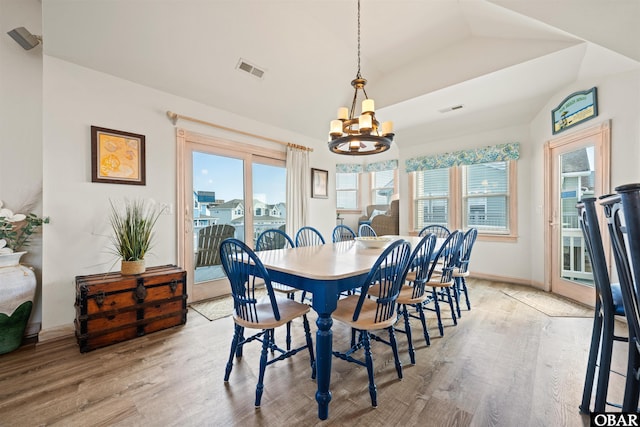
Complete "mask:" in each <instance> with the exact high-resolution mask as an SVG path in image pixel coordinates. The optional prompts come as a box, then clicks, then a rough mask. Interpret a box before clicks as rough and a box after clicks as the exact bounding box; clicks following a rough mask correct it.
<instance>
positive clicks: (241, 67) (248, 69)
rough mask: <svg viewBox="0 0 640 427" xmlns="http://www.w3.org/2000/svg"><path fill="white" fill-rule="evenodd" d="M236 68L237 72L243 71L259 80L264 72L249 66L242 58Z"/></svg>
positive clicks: (251, 65)
mask: <svg viewBox="0 0 640 427" xmlns="http://www.w3.org/2000/svg"><path fill="white" fill-rule="evenodd" d="M236 68H237V69H238V70H242V71H245V72H247V73H249V74H251V75H252V76H254V77H256V78H259V79H261V78H262V77H263V76H264V70H262V69H260V68H258V67H256V66H255V65H253V64H250V63H249V62H247V61H245V60H244V59H242V58H240V61H238V65H237V66H236Z"/></svg>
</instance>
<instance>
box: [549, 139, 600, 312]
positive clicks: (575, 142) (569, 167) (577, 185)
mask: <svg viewBox="0 0 640 427" xmlns="http://www.w3.org/2000/svg"><path fill="white" fill-rule="evenodd" d="M547 148H548V150H547V157H548V159H547V160H548V162H547V163H548V168H549V169H550V170H549V171H548V172H549V174H548V175H547V176H551V182H550V185H551V188H550V191H548V195H547V200H548V201H549V202H548V206H549V211H548V212H549V213H548V221H549V236H550V240H551V241H550V244H551V245H550V246H551V251H550V260H549V261H550V266H551V275H550V284H551V291H552V292H554V293H557V294H560V295H563V296H566V297H569V298H571V299H574V300H576V301H580V302H582V303H585V304H589V305H593V304H595V289H594V283H593V273H592V270H591V263H590V261H589V256H588V254H587V249H586V247H585V241H584V237H583V235H582V231H581V230H580V226H579V224H578V210H577V208H576V204H577V203H578V201H579V200H581V199H582V198H584V197H598V196H601V195H603V194H606V192H607V190H608V176H609V167H608V158H609V154H608V127H607V129H606V134H605V133H604V132H602V131H601V129H600V128H593V129H591V130H587V131H583V132H582V133H578V134H576V135H571V136H570V137H566V138H559V139H557V140H554V141H551V142H550V143H549V144H548V147H547ZM601 227H603V224H601ZM605 234H606V233H603V236H605Z"/></svg>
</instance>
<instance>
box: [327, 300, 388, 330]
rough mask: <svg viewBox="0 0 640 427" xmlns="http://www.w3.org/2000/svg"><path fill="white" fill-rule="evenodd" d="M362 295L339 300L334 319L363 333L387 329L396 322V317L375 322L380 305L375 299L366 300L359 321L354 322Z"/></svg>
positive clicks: (333, 315)
mask: <svg viewBox="0 0 640 427" xmlns="http://www.w3.org/2000/svg"><path fill="white" fill-rule="evenodd" d="M359 299H360V295H349V296H348V297H346V298H343V299H341V300H338V306H337V308H336V311H334V312H333V314H332V317H333V318H334V319H336V320H339V321H341V322H344V323H346V324H348V325H349V326H351V327H352V328H355V329H360V330H363V331H374V330H377V329H385V328H388V327H389V326H391V325H393V324H394V323H395V322H396V317H395V316H392V317H391V318H390V319H389V320H386V321H384V322H378V323H376V322H374V319H375V316H376V309H377V308H378V304H377V303H376V302H375V300H374V299H369V298H366V299H365V300H364V304H363V305H362V310H360V316H359V317H358V320H356V321H355V322H354V321H353V313H354V312H355V311H356V305H357V304H358V300H359Z"/></svg>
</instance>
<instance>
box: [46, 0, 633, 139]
mask: <svg viewBox="0 0 640 427" xmlns="http://www.w3.org/2000/svg"><path fill="white" fill-rule="evenodd" d="M638 22H640V2H638V1H637V0H616V1H606V0H586V1H585V0H563V1H558V0H555V1H554V0H549V1H547V0H536V1H532V0H457V1H456V0H422V1H417V0H413V1H410V0H362V5H361V52H362V64H361V68H362V75H363V77H365V78H366V79H367V80H368V81H369V84H368V85H367V87H366V88H367V93H368V95H369V96H370V97H371V98H373V99H375V101H376V108H377V110H378V111H379V113H378V116H379V117H380V118H381V119H383V120H393V121H394V122H395V129H396V133H397V135H398V136H397V137H396V140H397V143H398V144H399V146H400V147H402V146H410V145H412V144H419V143H426V142H428V141H425V140H423V141H410V140H407V139H403V138H402V129H408V128H411V127H414V126H422V127H423V128H424V129H425V134H428V135H430V138H431V139H437V138H439V137H443V136H451V135H456V134H460V133H468V132H474V131H477V130H481V129H487V128H496V127H503V126H505V125H509V124H521V123H529V122H530V121H531V119H532V118H533V117H534V116H535V114H537V113H538V112H539V111H540V109H541V108H542V107H543V106H544V105H545V104H546V103H547V102H548V101H549V99H550V97H551V96H552V95H553V94H555V93H557V92H558V91H561V90H562V89H563V88H565V87H566V86H568V85H570V84H571V83H573V82H575V81H577V80H580V79H582V78H587V77H595V78H598V77H600V76H603V75H608V74H615V73H619V72H624V71H627V70H630V69H633V68H638V67H639V66H640V42H638V40H640V26H639V25H638ZM43 27H44V38H45V42H44V50H45V53H46V54H47V55H51V56H55V57H59V58H61V59H64V60H67V61H70V62H73V63H76V64H79V65H81V66H85V67H88V68H92V69H95V70H98V71H102V72H105V73H108V74H112V75H114V76H117V77H120V78H123V79H126V80H130V81H132V82H136V83H140V84H143V85H145V86H149V87H152V88H155V89H158V90H161V91H164V92H168V93H172V94H175V95H179V96H182V97H185V98H189V99H192V100H195V101H197V102H200V103H202V104H206V105H210V106H213V107H216V108H220V109H223V110H227V111H230V112H233V113H236V114H239V115H242V116H245V117H248V118H251V119H254V120H258V121H261V122H264V123H268V124H271V125H274V126H278V127H282V128H285V129H290V130H292V131H295V132H298V133H301V134H303V135H307V136H309V137H311V138H314V139H317V140H318V143H319V144H320V143H323V142H325V141H326V139H327V133H328V124H329V121H330V120H331V119H333V118H334V116H335V114H336V110H337V108H338V107H339V106H347V105H348V104H349V103H350V100H351V97H352V95H353V90H352V88H351V86H350V82H351V80H352V79H353V78H354V77H355V74H356V70H357V61H356V59H357V3H356V0H208V1H206V0H154V1H151V0H91V1H84V2H79V1H77V0H56V1H46V2H43ZM241 60H244V61H245V62H247V63H249V64H251V65H253V66H256V67H257V68H259V69H261V70H263V71H264V75H263V76H262V78H257V77H255V76H253V75H251V74H250V73H247V72H244V71H241V70H239V69H238V68H237V66H238V64H239V62H240V61H241ZM584 89H588V88H584ZM458 105H462V106H463V108H461V109H456V110H453V111H452V110H451V107H453V106H458ZM201 118H202V119H204V120H207V119H209V118H207V117H201Z"/></svg>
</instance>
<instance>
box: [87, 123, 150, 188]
mask: <svg viewBox="0 0 640 427" xmlns="http://www.w3.org/2000/svg"><path fill="white" fill-rule="evenodd" d="M144 142H145V141H144V135H138V134H136V133H131V132H123V131H120V130H113V129H106V128H101V127H97V126H91V182H105V183H110V184H131V185H145V184H146V175H145V151H144Z"/></svg>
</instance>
